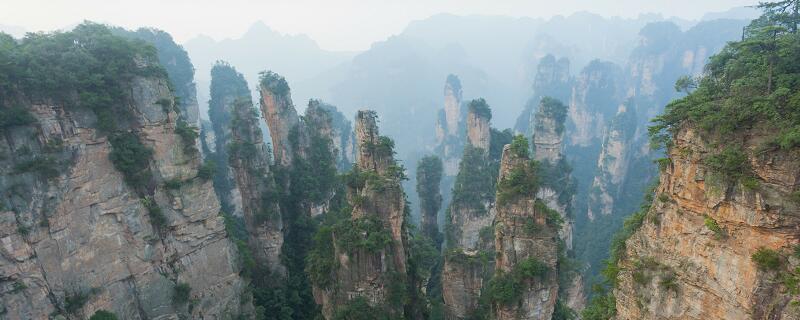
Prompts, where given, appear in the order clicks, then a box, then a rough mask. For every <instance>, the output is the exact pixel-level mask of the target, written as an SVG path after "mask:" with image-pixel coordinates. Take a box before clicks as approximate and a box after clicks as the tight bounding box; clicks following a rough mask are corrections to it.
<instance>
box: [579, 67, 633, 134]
mask: <svg viewBox="0 0 800 320" xmlns="http://www.w3.org/2000/svg"><path fill="white" fill-rule="evenodd" d="M623 83H624V82H623V81H622V70H621V68H620V67H618V66H617V65H615V64H613V63H611V62H604V61H599V60H594V61H592V62H591V63H589V65H587V66H586V67H584V68H583V70H581V73H580V74H579V75H578V77H577V78H576V79H575V86H574V87H573V89H572V98H571V100H570V105H569V123H568V126H569V128H570V129H569V130H568V135H567V136H568V139H567V140H568V142H569V144H570V145H573V146H579V147H588V146H589V145H591V144H592V143H594V142H595V141H599V140H600V139H601V138H602V137H603V133H604V132H605V127H606V124H607V122H608V121H609V120H610V118H611V117H613V116H614V113H615V112H616V110H617V107H618V106H619V103H620V101H622V94H623V91H622V89H623Z"/></svg>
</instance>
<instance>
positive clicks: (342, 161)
mask: <svg viewBox="0 0 800 320" xmlns="http://www.w3.org/2000/svg"><path fill="white" fill-rule="evenodd" d="M304 121H305V122H306V123H309V124H310V125H311V127H312V128H315V130H316V132H317V134H318V135H320V136H322V137H327V138H329V139H331V145H330V148H329V152H330V153H331V154H333V155H334V156H335V157H336V167H337V169H338V170H339V171H346V170H348V169H350V167H351V166H352V165H353V163H355V162H356V156H355V150H356V141H355V135H354V133H353V129H352V126H351V124H350V121H349V120H347V118H345V116H344V115H343V114H342V113H341V112H339V110H337V109H336V107H335V106H333V105H330V104H327V103H325V102H322V101H320V100H311V101H309V102H308V108H307V109H306V115H305V117H304Z"/></svg>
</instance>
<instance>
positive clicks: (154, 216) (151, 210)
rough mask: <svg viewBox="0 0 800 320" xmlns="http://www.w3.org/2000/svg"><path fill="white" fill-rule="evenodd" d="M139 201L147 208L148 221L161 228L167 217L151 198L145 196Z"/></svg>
mask: <svg viewBox="0 0 800 320" xmlns="http://www.w3.org/2000/svg"><path fill="white" fill-rule="evenodd" d="M141 201H142V205H144V207H145V209H147V214H148V216H150V223H152V224H153V226H155V227H157V228H161V227H164V226H166V225H167V217H166V216H165V215H164V212H163V211H162V210H161V207H159V206H158V204H157V203H156V201H155V200H154V199H153V198H150V197H147V198H144V199H142V200H141Z"/></svg>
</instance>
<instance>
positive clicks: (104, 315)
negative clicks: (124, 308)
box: [89, 310, 118, 320]
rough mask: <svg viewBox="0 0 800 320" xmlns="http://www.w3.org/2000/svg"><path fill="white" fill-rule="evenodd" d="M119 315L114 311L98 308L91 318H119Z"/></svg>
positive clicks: (110, 319) (91, 319) (97, 319)
mask: <svg viewBox="0 0 800 320" xmlns="http://www.w3.org/2000/svg"><path fill="white" fill-rule="evenodd" d="M117 319H118V318H117V315H115V314H114V313H113V312H110V311H106V310H97V311H95V312H94V314H93V315H92V316H91V317H90V318H89V320H117Z"/></svg>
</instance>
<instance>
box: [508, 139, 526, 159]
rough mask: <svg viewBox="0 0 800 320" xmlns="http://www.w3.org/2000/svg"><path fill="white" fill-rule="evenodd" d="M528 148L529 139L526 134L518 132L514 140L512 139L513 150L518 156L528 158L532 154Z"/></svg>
mask: <svg viewBox="0 0 800 320" xmlns="http://www.w3.org/2000/svg"><path fill="white" fill-rule="evenodd" d="M528 149H529V146H528V139H525V136H523V135H521V134H518V135H516V136H514V140H511V152H513V153H514V154H515V155H516V156H517V157H520V158H528V155H529V154H530V150H528Z"/></svg>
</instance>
